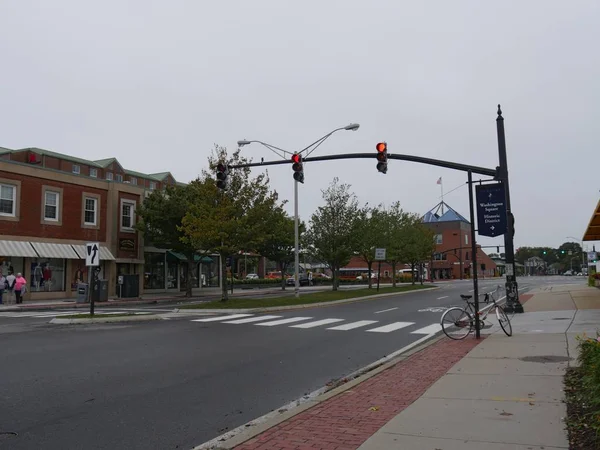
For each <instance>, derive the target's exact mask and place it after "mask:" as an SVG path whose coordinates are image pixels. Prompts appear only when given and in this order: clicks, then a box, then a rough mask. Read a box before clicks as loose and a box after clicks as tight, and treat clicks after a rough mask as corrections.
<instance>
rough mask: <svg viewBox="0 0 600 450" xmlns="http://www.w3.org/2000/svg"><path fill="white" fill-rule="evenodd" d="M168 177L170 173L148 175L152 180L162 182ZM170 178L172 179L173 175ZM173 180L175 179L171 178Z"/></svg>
mask: <svg viewBox="0 0 600 450" xmlns="http://www.w3.org/2000/svg"><path fill="white" fill-rule="evenodd" d="M169 175H171V172H160V173H151V174H150V175H149V177H151V178H154V179H155V180H157V181H162V180H164V179H165V178H167V177H168V176H169ZM171 177H173V175H171ZM173 179H175V177H173Z"/></svg>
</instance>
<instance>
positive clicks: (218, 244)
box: [181, 145, 279, 301]
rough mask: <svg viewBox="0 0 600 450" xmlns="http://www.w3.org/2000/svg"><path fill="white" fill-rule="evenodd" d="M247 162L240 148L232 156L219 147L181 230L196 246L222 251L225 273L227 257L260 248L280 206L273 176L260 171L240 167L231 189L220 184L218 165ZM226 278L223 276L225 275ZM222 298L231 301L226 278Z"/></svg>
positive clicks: (231, 176) (195, 191) (194, 185)
mask: <svg viewBox="0 0 600 450" xmlns="http://www.w3.org/2000/svg"><path fill="white" fill-rule="evenodd" d="M220 161H224V162H226V163H227V164H229V165H237V164H244V163H247V162H248V160H247V159H246V158H243V157H242V156H241V155H240V150H239V149H238V150H237V151H235V152H234V153H233V154H232V155H231V157H228V154H227V149H226V148H224V147H220V146H217V145H216V146H215V149H214V151H213V154H212V155H211V157H210V158H209V170H210V172H207V171H206V170H204V171H203V173H202V175H201V176H200V177H199V178H198V179H197V180H196V181H194V182H192V183H190V186H191V193H190V194H191V199H192V201H191V203H190V205H189V208H188V211H187V213H186V214H185V216H184V217H183V220H182V227H181V231H182V232H183V233H184V235H185V237H184V241H185V242H187V243H188V244H190V245H191V246H193V247H194V248H202V249H210V250H211V251H213V252H215V253H218V254H219V256H220V260H221V273H222V274H226V273H227V268H226V259H227V258H228V257H232V256H233V255H234V254H235V253H237V252H238V251H239V250H240V249H245V250H251V249H252V250H255V249H257V248H258V247H259V246H260V244H261V242H262V240H263V239H264V236H265V234H266V233H267V232H268V230H270V229H271V226H272V224H270V223H269V218H272V217H273V214H272V210H273V208H276V207H277V206H279V203H278V196H277V193H276V192H273V191H271V190H270V189H269V178H268V176H267V175H266V174H259V175H258V176H256V177H254V178H251V177H250V169H249V168H244V169H237V170H234V171H232V172H230V174H229V179H230V184H229V188H228V190H227V191H221V190H219V189H218V188H217V187H216V183H215V180H214V172H215V169H216V166H217V164H218V163H219V162H220ZM221 278H223V277H221ZM221 284H222V291H221V301H227V300H228V294H227V283H226V282H225V280H223V279H222V283H221Z"/></svg>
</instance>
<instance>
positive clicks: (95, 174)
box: [90, 169, 98, 178]
mask: <svg viewBox="0 0 600 450" xmlns="http://www.w3.org/2000/svg"><path fill="white" fill-rule="evenodd" d="M90 177H92V178H97V177H98V169H90Z"/></svg>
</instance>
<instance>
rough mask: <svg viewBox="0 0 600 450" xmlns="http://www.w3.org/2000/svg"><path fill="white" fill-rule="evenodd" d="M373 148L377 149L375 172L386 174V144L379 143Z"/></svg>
mask: <svg viewBox="0 0 600 450" xmlns="http://www.w3.org/2000/svg"><path fill="white" fill-rule="evenodd" d="M375 148H376V149H377V170H378V171H379V172H381V173H387V159H388V157H387V144H386V143H385V142H379V143H378V144H377V145H376V146H375Z"/></svg>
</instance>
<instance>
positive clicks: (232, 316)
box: [192, 314, 254, 322]
mask: <svg viewBox="0 0 600 450" xmlns="http://www.w3.org/2000/svg"><path fill="white" fill-rule="evenodd" d="M253 315H254V314H231V315H229V316H220V317H209V318H208V319H194V320H192V322H216V321H217V320H229V319H241V318H242V317H248V316H253Z"/></svg>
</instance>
